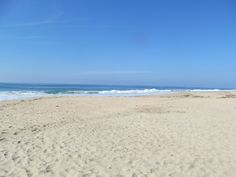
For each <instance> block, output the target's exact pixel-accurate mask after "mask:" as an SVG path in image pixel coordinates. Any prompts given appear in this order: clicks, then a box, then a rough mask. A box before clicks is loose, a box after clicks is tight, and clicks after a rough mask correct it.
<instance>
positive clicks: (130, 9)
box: [0, 0, 236, 88]
mask: <svg viewBox="0 0 236 177" xmlns="http://www.w3.org/2000/svg"><path fill="white" fill-rule="evenodd" d="M0 82H20V83H71V84H108V85H110V84H116V85H157V86H167V85H168V86H200V87H226V88H228V87H230V88H236V1H235V0H178V1H177V0H40V1H39V0H0Z"/></svg>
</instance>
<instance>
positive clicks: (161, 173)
mask: <svg viewBox="0 0 236 177" xmlns="http://www.w3.org/2000/svg"><path fill="white" fill-rule="evenodd" d="M0 176H1V177H3V176H4V177H31V176H32V177H54V176H55V177H60V176H66V177H77V176H84V177H86V176H93V177H95V176H100V177H108V176H112V177H118V176H119V177H121V176H125V177H129V176H130V177H136V176H148V177H149V176H153V177H235V176H236V93H233V92H232V93H229V92H228V93H227V92H225V93H223V92H219V93H194V94H193V93H182V94H173V95H162V96H150V97H127V98H126V97H61V98H41V99H35V100H25V101H11V102H0Z"/></svg>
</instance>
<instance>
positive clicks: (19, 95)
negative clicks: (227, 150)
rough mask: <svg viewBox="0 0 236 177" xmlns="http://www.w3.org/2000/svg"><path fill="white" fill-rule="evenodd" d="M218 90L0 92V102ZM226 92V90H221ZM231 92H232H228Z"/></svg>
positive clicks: (211, 90) (212, 90)
mask: <svg viewBox="0 0 236 177" xmlns="http://www.w3.org/2000/svg"><path fill="white" fill-rule="evenodd" d="M218 91H222V90H220V89H177V90H176V89H175V90H170V89H164V90H160V89H154V88H153V89H133V90H101V91H96V90H95V91H92V90H91V91H85V90H74V91H65V92H60V93H55V94H53V93H46V92H44V91H0V101H2V100H18V99H32V98H39V97H51V96H86V95H93V96H145V95H158V94H165V93H172V92H218ZM223 91H228V90H223ZM229 91H232V90H229Z"/></svg>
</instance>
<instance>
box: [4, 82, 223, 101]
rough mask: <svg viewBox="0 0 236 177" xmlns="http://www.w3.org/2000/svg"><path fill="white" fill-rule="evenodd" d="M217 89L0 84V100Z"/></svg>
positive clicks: (212, 89)
mask: <svg viewBox="0 0 236 177" xmlns="http://www.w3.org/2000/svg"><path fill="white" fill-rule="evenodd" d="M219 90H225V89H218V88H193V87H157V86H122V85H76V84H74V85H72V84H71V85H69V84H9V83H0V100H12V99H25V98H36V97H45V96H76V95H81V96H84V95H96V96H101V95H102V96H139V95H140V96H141V95H153V94H163V93H171V92H183V91H219Z"/></svg>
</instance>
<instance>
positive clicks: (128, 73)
mask: <svg viewBox="0 0 236 177" xmlns="http://www.w3.org/2000/svg"><path fill="white" fill-rule="evenodd" d="M150 73H152V72H150V71H139V70H114V71H87V72H81V73H80V74H82V75H124V74H125V75H133V74H150Z"/></svg>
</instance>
